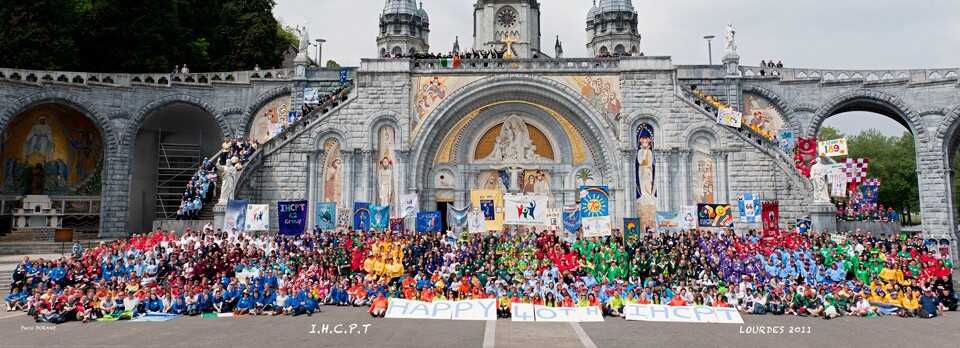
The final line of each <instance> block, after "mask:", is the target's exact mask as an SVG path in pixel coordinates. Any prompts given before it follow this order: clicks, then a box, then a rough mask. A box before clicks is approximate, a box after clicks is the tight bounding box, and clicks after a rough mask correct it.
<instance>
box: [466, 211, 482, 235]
mask: <svg viewBox="0 0 960 348" xmlns="http://www.w3.org/2000/svg"><path fill="white" fill-rule="evenodd" d="M467 230H468V231H470V233H483V232H486V231H487V219H486V218H484V216H483V212H482V211H480V209H474V210H473V211H471V212H470V214H468V216H467Z"/></svg>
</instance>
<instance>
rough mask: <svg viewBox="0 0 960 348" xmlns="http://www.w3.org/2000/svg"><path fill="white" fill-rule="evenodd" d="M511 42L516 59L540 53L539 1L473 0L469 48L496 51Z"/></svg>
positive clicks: (531, 56) (540, 54) (539, 54)
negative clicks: (471, 31) (471, 36)
mask: <svg viewBox="0 0 960 348" xmlns="http://www.w3.org/2000/svg"><path fill="white" fill-rule="evenodd" d="M507 42H513V43H512V44H511V45H510V46H511V47H513V55H515V56H516V57H517V58H533V57H535V56H539V57H542V56H544V55H543V54H542V53H540V3H539V2H537V1H536V0H477V3H476V4H474V5H473V48H474V49H477V50H496V51H500V50H503V49H504V48H506V46H507Z"/></svg>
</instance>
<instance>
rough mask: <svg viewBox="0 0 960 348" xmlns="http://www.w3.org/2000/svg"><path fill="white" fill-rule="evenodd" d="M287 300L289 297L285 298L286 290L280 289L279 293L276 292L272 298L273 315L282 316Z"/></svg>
mask: <svg viewBox="0 0 960 348" xmlns="http://www.w3.org/2000/svg"><path fill="white" fill-rule="evenodd" d="M289 298H290V297H289V296H287V289H284V288H280V291H278V292H277V296H276V297H274V298H273V314H276V315H280V314H283V312H284V306H285V305H286V304H287V300H288V299H289Z"/></svg>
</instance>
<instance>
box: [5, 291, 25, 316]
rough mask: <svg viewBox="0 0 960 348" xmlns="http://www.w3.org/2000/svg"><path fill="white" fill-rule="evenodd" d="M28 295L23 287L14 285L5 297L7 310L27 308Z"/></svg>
mask: <svg viewBox="0 0 960 348" xmlns="http://www.w3.org/2000/svg"><path fill="white" fill-rule="evenodd" d="M28 296H29V293H28V292H27V291H26V290H25V289H24V288H23V287H20V286H16V287H13V288H12V290H11V291H10V293H9V294H7V296H4V297H3V302H4V303H5V304H6V305H7V312H11V311H16V310H23V309H24V308H26V299H27V297H28Z"/></svg>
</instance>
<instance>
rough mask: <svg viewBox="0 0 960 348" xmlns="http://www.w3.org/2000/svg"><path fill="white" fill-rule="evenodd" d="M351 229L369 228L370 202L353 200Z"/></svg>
mask: <svg viewBox="0 0 960 348" xmlns="http://www.w3.org/2000/svg"><path fill="white" fill-rule="evenodd" d="M353 230H354V231H369V230H370V203H367V202H353Z"/></svg>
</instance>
